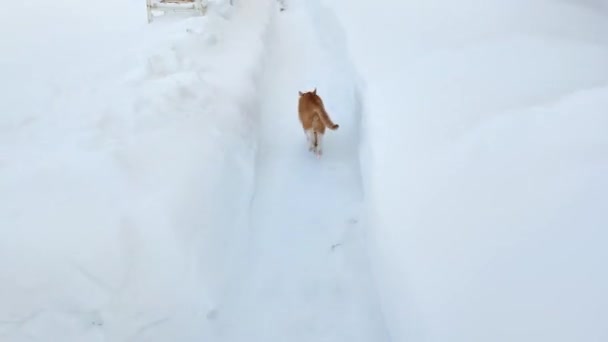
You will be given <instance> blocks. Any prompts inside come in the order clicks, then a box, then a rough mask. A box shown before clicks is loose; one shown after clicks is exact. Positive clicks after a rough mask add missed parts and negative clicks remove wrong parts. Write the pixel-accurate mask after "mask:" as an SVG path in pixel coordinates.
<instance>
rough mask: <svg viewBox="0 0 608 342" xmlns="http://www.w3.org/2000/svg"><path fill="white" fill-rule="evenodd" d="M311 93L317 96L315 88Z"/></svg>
mask: <svg viewBox="0 0 608 342" xmlns="http://www.w3.org/2000/svg"><path fill="white" fill-rule="evenodd" d="M312 93H313V94H315V95H317V87H315V90H313V91H312Z"/></svg>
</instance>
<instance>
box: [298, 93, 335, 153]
mask: <svg viewBox="0 0 608 342" xmlns="http://www.w3.org/2000/svg"><path fill="white" fill-rule="evenodd" d="M298 93H299V94H300V99H299V102H298V115H299V118H300V123H301V124H302V128H303V129H304V133H305V134H306V138H307V140H308V142H309V150H310V151H314V152H315V154H316V155H317V156H320V155H321V153H322V148H321V141H322V138H323V134H325V128H326V127H327V128H329V129H331V130H337V129H338V128H339V127H340V125H336V124H335V123H333V122H332V120H331V118H330V117H329V115H328V114H327V111H325V106H324V105H323V100H322V99H321V97H320V96H319V95H317V88H315V89H314V90H313V91H310V92H305V93H303V92H301V91H299V92H298Z"/></svg>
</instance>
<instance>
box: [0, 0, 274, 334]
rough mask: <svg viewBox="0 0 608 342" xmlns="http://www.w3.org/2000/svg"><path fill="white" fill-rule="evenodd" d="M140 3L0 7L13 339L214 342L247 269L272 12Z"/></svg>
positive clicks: (4, 314) (1, 250)
mask: <svg viewBox="0 0 608 342" xmlns="http://www.w3.org/2000/svg"><path fill="white" fill-rule="evenodd" d="M137 4H138V6H135V2H134V1H132V2H128V3H127V4H124V3H123V4H122V6H118V5H119V4H118V2H116V3H112V2H111V1H110V2H104V3H100V4H91V5H90V6H88V8H85V7H75V5H76V2H75V1H68V0H65V1H63V2H61V1H56V2H53V6H49V5H47V6H46V7H45V6H44V5H43V4H39V5H41V7H35V4H32V3H30V4H29V5H31V8H24V6H25V7H27V6H26V5H25V4H15V5H11V6H13V7H12V8H11V7H9V8H8V10H7V11H4V9H6V8H3V16H5V15H6V13H11V15H13V16H14V17H10V18H9V16H6V18H3V19H6V20H9V19H10V20H11V21H4V24H3V25H6V26H11V25H12V24H14V28H15V30H14V31H13V32H19V33H18V34H17V33H15V35H14V36H11V35H9V34H8V33H7V32H8V31H5V30H4V28H5V27H3V28H2V30H1V31H2V32H3V35H4V37H2V38H11V37H12V38H13V39H9V40H2V41H5V42H7V43H6V45H5V46H3V47H2V51H0V56H2V57H1V58H2V62H3V63H1V64H0V68H1V69H2V70H1V71H0V74H2V75H7V76H3V78H2V79H1V80H0V88H1V89H2V93H3V96H2V98H3V100H2V101H1V102H2V104H1V106H2V108H1V112H2V113H3V116H2V118H0V222H1V225H0V236H1V238H0V260H1V262H0V303H1V304H0V339H1V340H10V341H22V340H31V339H39V340H53V341H55V340H57V341H59V340H61V341H89V340H98V339H99V338H105V339H108V340H112V341H122V340H127V339H131V338H136V339H137V340H138V341H169V340H180V341H186V340H192V339H194V338H200V337H201V336H203V334H204V330H205V321H206V320H208V319H213V317H214V315H215V314H214V311H213V307H214V304H215V303H216V302H217V301H218V300H221V296H222V289H224V288H226V284H227V283H230V281H231V277H232V276H233V274H232V273H229V272H228V271H230V270H232V271H233V272H238V270H239V269H238V262H239V260H240V259H239V253H240V250H241V247H242V245H243V244H245V243H246V239H247V231H246V227H247V222H248V217H247V215H248V208H249V202H250V198H251V194H252V187H253V176H254V175H253V167H254V162H253V160H254V156H255V143H256V138H257V137H256V134H255V127H256V115H257V114H256V111H257V100H256V89H255V87H256V80H257V78H258V75H259V73H260V70H261V68H262V62H263V54H264V36H265V31H266V26H267V24H268V22H269V20H270V18H269V17H270V15H271V14H272V13H273V12H274V10H273V7H272V6H273V2H271V1H266V0H259V1H253V2H245V1H243V2H239V3H238V4H237V5H236V6H235V7H234V8H232V9H226V8H224V10H223V11H222V12H221V13H220V14H221V15H220V14H216V13H215V12H211V13H210V14H209V15H208V16H206V17H204V18H200V17H198V18H191V19H187V20H180V21H176V22H174V21H171V20H169V19H168V18H163V19H167V20H159V21H158V22H156V21H155V23H154V24H152V25H146V24H145V7H143V5H142V3H141V2H137ZM117 6H118V7H117ZM91 7H94V8H91ZM117 8H123V9H124V10H123V11H116V9H117ZM26 9H29V10H30V11H24V10H26ZM104 13H112V19H108V21H103V20H99V18H98V17H99V16H102V15H103V14H104ZM115 13H119V14H118V15H117V16H114V14H115ZM50 14H52V20H51V19H49V18H47V17H46V16H45V15H50ZM106 19H107V18H106ZM51 22H52V23H53V25H49V26H48V30H46V24H50V23H51ZM243 51H247V53H246V54H245V53H243Z"/></svg>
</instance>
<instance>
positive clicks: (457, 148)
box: [325, 0, 608, 341]
mask: <svg viewBox="0 0 608 342" xmlns="http://www.w3.org/2000/svg"><path fill="white" fill-rule="evenodd" d="M325 3H327V4H328V5H329V6H332V7H334V8H335V9H336V13H337V15H338V16H339V17H340V20H341V22H342V24H343V25H344V27H345V30H346V32H347V36H348V44H349V51H350V53H351V56H352V58H353V61H354V62H355V65H356V67H357V69H358V72H359V74H360V77H361V86H362V89H363V94H364V107H365V109H364V112H365V116H364V119H363V126H362V127H363V133H364V137H363V142H362V163H363V166H364V170H363V172H364V180H365V181H366V183H367V184H366V201H367V203H368V209H369V212H368V214H369V220H370V223H369V224H370V226H371V227H372V228H371V230H370V232H369V236H370V249H371V256H372V261H373V264H374V270H375V274H376V284H377V286H378V290H379V293H380V294H381V296H382V298H383V300H382V302H383V308H384V313H385V316H386V321H387V324H388V328H389V330H390V332H391V335H392V338H393V340H394V341H421V340H425V341H448V340H449V341H489V340H491V341H514V340H517V341H583V340H584V341H604V340H606V339H608V328H606V325H605V323H604V322H605V321H606V320H608V314H607V311H606V309H605V308H606V307H608V295H607V293H608V292H607V291H606V290H607V289H608V276H606V272H603V271H602V269H603V266H602V264H603V262H604V261H605V260H607V259H608V252H606V249H605V248H604V247H603V246H605V245H606V243H607V242H608V233H607V232H606V227H608V214H607V213H608V210H607V209H608V207H607V206H608V199H607V197H606V194H607V193H608V177H606V174H607V173H606V172H607V171H608V158H607V156H608V135H606V127H608V115H606V106H607V105H608V103H607V99H608V62H606V61H608V39H607V36H606V35H605V34H604V33H605V32H607V30H608V18H607V16H606V12H605V8H606V7H605V6H603V5H604V4H605V3H603V2H601V1H587V2H574V1H542V0H537V1H486V2H483V3H481V2H476V1H458V2H450V1H441V0H433V1H424V2H421V1H388V0H387V1H380V2H369V1H357V2H352V1H325Z"/></svg>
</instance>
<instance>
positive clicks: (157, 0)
mask: <svg viewBox="0 0 608 342" xmlns="http://www.w3.org/2000/svg"><path fill="white" fill-rule="evenodd" d="M205 2H206V1H205V0H146V8H147V11H148V22H152V20H153V19H154V15H153V14H152V12H153V11H162V12H194V13H198V14H201V15H204V14H205V11H206V9H207V6H206V3H205Z"/></svg>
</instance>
